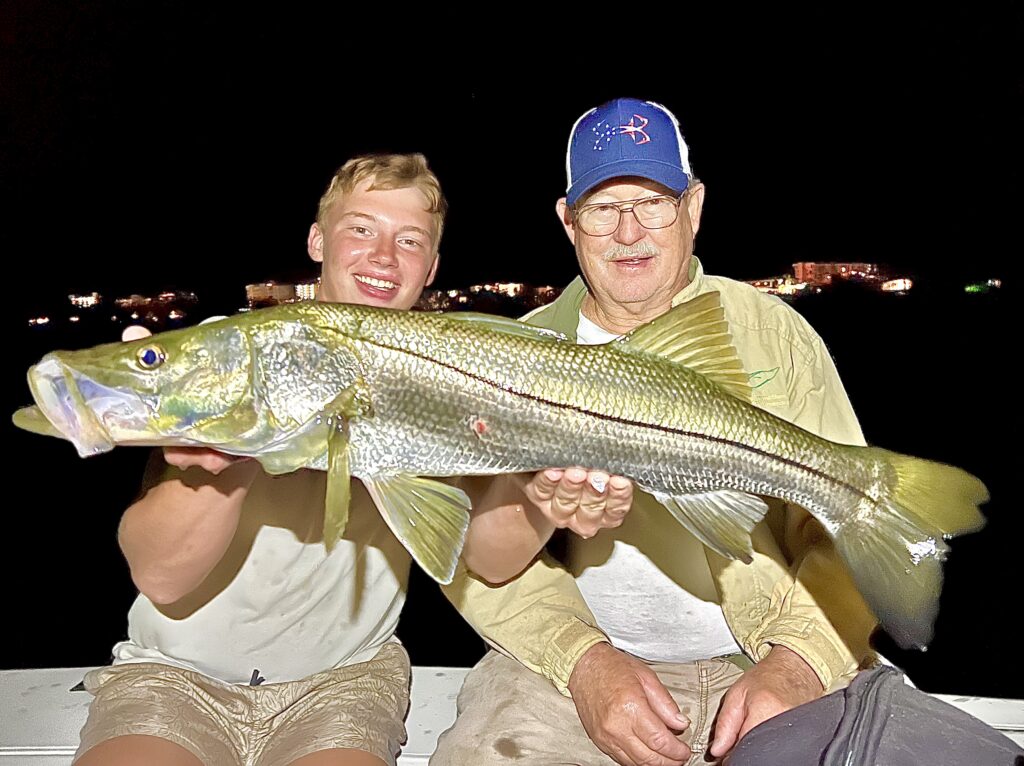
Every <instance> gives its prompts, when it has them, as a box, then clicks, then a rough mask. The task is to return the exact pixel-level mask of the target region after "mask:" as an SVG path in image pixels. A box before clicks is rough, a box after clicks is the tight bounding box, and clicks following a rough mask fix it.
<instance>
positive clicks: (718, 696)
mask: <svg viewBox="0 0 1024 766" xmlns="http://www.w3.org/2000/svg"><path fill="white" fill-rule="evenodd" d="M648 664H649V665H650V667H651V668H652V669H653V670H654V671H655V672H656V673H657V674H658V677H659V678H660V679H661V681H662V683H664V684H665V686H666V687H667V688H668V690H669V692H670V693H671V694H672V697H673V698H674V699H675V701H676V703H678V705H679V709H680V710H681V711H682V712H683V714H684V715H686V716H687V717H688V718H689V719H690V726H689V727H688V728H687V730H686V731H685V732H683V734H681V735H680V738H681V739H682V740H683V741H684V742H686V743H687V744H688V745H689V746H690V749H691V750H692V751H693V757H692V758H691V759H690V763H691V764H694V765H695V764H708V763H713V762H714V761H710V760H705V756H704V751H705V750H706V749H707V747H708V741H709V739H710V734H711V725H712V723H713V722H714V718H715V714H716V713H717V712H718V707H719V705H720V704H721V702H722V697H723V696H724V695H725V692H726V691H728V689H729V687H731V686H732V685H733V684H734V683H735V682H736V680H737V679H738V678H739V677H740V675H741V673H742V672H743V671H742V670H740V668H739V667H737V666H736V665H734V664H733V663H731V662H729V661H728V660H723V659H715V660H705V661H700V662H695V663H687V664H683V665H677V664H663V663H648ZM458 716H459V717H458V720H456V722H455V724H454V725H453V726H452V727H451V728H450V729H449V730H448V731H446V732H445V733H444V734H442V735H441V738H440V740H439V741H438V744H437V750H436V751H435V752H434V756H433V757H432V758H431V759H430V763H431V766H469V765H470V764H471V765H472V766H492V765H493V766H498V765H499V764H513V763H514V764H516V766H534V765H536V766H541V765H542V764H543V766H555V765H556V764H564V765H566V766H568V765H569V764H575V765H577V766H612V765H613V764H614V763H615V761H613V760H612V759H611V758H609V757H608V756H607V755H605V754H604V753H602V752H601V751H600V750H598V748H597V746H596V745H595V744H594V743H593V742H592V741H591V740H590V737H589V736H587V732H586V731H585V730H584V729H583V724H582V723H580V719H579V715H578V714H577V712H576V706H575V704H573V701H572V700H571V699H569V698H567V697H563V696H562V695H561V694H559V693H558V692H557V691H556V690H555V687H554V686H552V685H551V683H550V682H549V681H548V680H547V679H546V678H543V677H542V676H540V675H538V674H536V673H534V672H532V671H531V670H529V669H527V668H525V667H523V666H522V665H520V664H519V663H518V662H516V661H515V660H511V659H509V658H508V657H505V656H504V655H501V654H498V653H497V652H490V653H489V654H488V655H487V656H486V657H484V659H483V660H481V661H480V663H479V664H478V665H477V666H476V667H475V668H473V670H472V671H471V672H470V674H469V675H468V676H467V677H466V682H465V683H464V684H463V686H462V690H461V691H460V692H459V699H458ZM708 758H710V756H708Z"/></svg>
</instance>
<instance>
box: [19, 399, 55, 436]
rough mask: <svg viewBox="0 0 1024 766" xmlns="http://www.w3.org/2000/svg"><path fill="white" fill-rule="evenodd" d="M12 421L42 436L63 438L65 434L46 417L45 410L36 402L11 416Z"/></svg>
mask: <svg viewBox="0 0 1024 766" xmlns="http://www.w3.org/2000/svg"><path fill="white" fill-rule="evenodd" d="M11 422H13V423H14V425H16V426H17V427H18V428H21V429H23V430H25V431H30V432H32V433H34V434H40V435H41V436H56V437H57V438H58V439H63V438H64V434H62V433H61V432H60V431H58V430H57V427H56V426H54V425H53V423H51V422H50V421H49V420H47V419H46V415H44V414H43V411H42V410H41V409H39V408H38V407H36V406H35V405H34V404H33V405H32V406H30V407H22V408H20V409H19V410H18V411H17V412H15V413H14V415H12V416H11Z"/></svg>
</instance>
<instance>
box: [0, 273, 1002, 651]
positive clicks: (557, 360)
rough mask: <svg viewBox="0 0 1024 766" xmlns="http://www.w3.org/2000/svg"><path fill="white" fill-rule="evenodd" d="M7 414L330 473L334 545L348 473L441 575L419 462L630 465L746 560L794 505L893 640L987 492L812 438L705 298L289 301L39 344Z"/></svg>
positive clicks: (929, 611) (909, 642)
mask: <svg viewBox="0 0 1024 766" xmlns="http://www.w3.org/2000/svg"><path fill="white" fill-rule="evenodd" d="M28 377H29V385H30V387H31V389H32V393H33V396H34V398H35V401H36V403H37V404H38V408H36V407H29V408H25V409H23V410H20V411H19V412H18V413H17V414H16V415H15V423H16V424H18V425H20V426H21V427H23V428H26V429H28V430H33V431H37V432H41V433H49V434H52V435H57V436H62V437H63V438H66V439H68V440H70V441H72V442H73V443H74V444H75V446H76V447H77V448H78V452H79V454H80V455H83V456H86V455H92V454H96V453H99V452H104V451H106V450H109V449H111V448H112V447H113V446H114V445H115V444H126V445H151V446H160V445H186V446H188V445H195V446H207V447H212V448H215V449H218V450H222V451H224V452H227V453H231V454H235V455H249V456H252V457H254V458H256V459H257V460H258V461H259V462H260V463H261V464H262V465H263V467H264V469H265V470H266V471H267V472H269V473H272V474H276V473H284V472H288V471H293V470H296V469H298V468H301V467H307V468H314V469H321V470H326V471H329V479H328V491H327V501H326V520H325V525H324V530H325V531H324V535H325V542H326V544H327V545H328V546H330V545H332V544H333V543H334V541H336V540H337V539H338V537H339V536H340V535H341V533H342V531H343V530H344V527H345V524H346V521H347V516H348V501H349V486H350V477H352V476H355V477H358V478H359V479H361V480H362V481H363V482H364V484H365V485H366V487H367V489H368V491H369V494H370V495H371V497H372V498H373V500H374V502H375V503H376V505H377V507H378V509H379V510H380V512H381V514H382V515H383V516H384V518H385V520H386V521H387V523H388V524H389V526H390V527H391V529H392V530H393V531H394V533H395V535H396V536H397V537H398V538H399V539H400V540H401V541H402V542H403V544H405V546H406V547H407V548H408V549H409V551H410V553H411V554H412V556H413V557H414V558H415V559H416V561H417V562H418V563H419V564H420V565H421V566H422V567H423V568H424V569H425V570H426V571H427V572H428V573H429V574H430V575H431V576H433V577H434V578H435V579H437V580H439V581H441V582H448V581H450V580H451V578H452V576H453V573H454V569H455V565H456V562H457V558H458V555H459V552H460V550H461V547H462V543H463V540H464V535H465V530H466V527H467V524H468V509H469V500H468V498H467V497H466V495H465V494H464V493H463V492H461V491H460V490H458V489H456V488H454V487H452V486H449V485H448V484H446V483H444V482H441V481H437V480H436V479H433V478H425V477H447V476H467V475H481V474H498V473H509V472H520V471H535V470H539V469H542V468H546V467H550V466H567V465H584V466H589V467H591V468H596V469H602V470H606V471H608V472H610V473H613V474H620V475H623V476H627V477H629V478H631V479H633V480H634V481H635V482H636V484H637V486H639V487H640V488H642V489H644V490H646V491H648V492H650V493H651V494H653V495H654V496H655V497H656V498H657V499H658V500H659V501H660V502H661V503H662V504H663V505H664V506H665V508H666V509H667V511H668V512H669V513H671V514H672V515H673V516H674V517H675V518H676V519H678V521H679V522H680V523H681V524H682V525H683V526H684V527H686V528H687V529H688V530H689V531H690V532H692V533H693V534H694V535H695V536H696V537H697V538H699V539H700V540H701V541H702V542H703V543H704V544H705V545H707V546H709V547H710V548H712V549H713V550H715V551H717V552H718V553H720V554H722V555H724V556H727V557H730V558H735V559H741V560H744V561H748V562H749V561H750V560H751V554H752V548H751V542H750V532H751V530H752V529H753V527H754V526H755V525H756V524H757V523H758V522H759V521H760V520H761V519H762V518H763V516H764V514H765V512H766V510H767V506H766V505H765V503H764V501H763V500H762V499H761V498H760V497H758V495H765V496H773V497H778V498H782V499H784V500H787V501H790V502H793V503H796V504H798V505H800V506H802V507H804V508H806V509H807V510H808V511H809V512H810V513H811V514H812V515H813V516H814V517H815V518H816V519H817V520H818V521H819V522H821V524H822V525H823V526H824V528H825V530H826V531H827V533H828V534H829V535H830V536H831V538H832V539H833V540H834V541H835V545H836V548H837V550H838V551H839V553H840V555H841V556H842V558H843V559H844V561H845V562H846V564H847V566H848V567H849V569H850V572H851V574H852V575H853V578H854V581H855V582H856V583H857V586H858V588H859V589H860V591H861V593H862V594H863V595H864V597H865V599H866V600H867V602H868V604H869V605H870V606H871V608H872V609H873V610H874V612H875V614H876V616H878V618H879V619H880V621H881V623H882V625H883V626H884V627H885V628H886V629H887V630H888V631H889V633H890V635H892V636H893V637H894V638H895V639H896V640H897V641H898V642H899V643H900V644H901V645H903V646H924V645H925V644H927V642H928V641H929V640H930V638H931V636H932V626H933V623H934V619H935V616H936V613H937V610H938V595H939V590H940V588H941V579H942V571H941V562H942V561H943V559H944V558H945V555H946V553H947V551H948V547H947V546H946V544H945V543H944V539H945V538H948V537H950V536H952V535H956V534H961V533H964V532H968V531H973V530H976V529H979V528H980V527H981V526H982V525H983V523H984V519H983V517H982V516H981V513H980V512H979V510H978V505H979V504H981V503H983V502H985V501H986V500H987V499H988V492H987V490H986V489H985V487H984V485H983V484H982V483H981V482H980V481H978V480H977V479H976V478H974V477H973V476H971V475H970V474H968V473H966V472H964V471H962V470H960V469H958V468H953V467H950V466H946V465H942V464H939V463H933V462H928V461H924V460H919V459H916V458H912V457H907V456H904V455H899V454H896V453H893V452H888V451H886V450H882V449H878V448H874V447H855V446H847V445H842V444H837V443H834V442H831V441H827V440H825V439H822V438H819V437H817V436H815V435H813V434H811V433H809V432H807V431H805V430H803V429H801V428H798V427H796V426H794V425H791V424H790V423H788V422H786V421H784V420H781V419H779V418H777V417H775V416H773V415H771V414H769V413H768V412H765V411H764V410H761V409H759V408H757V407H755V406H753V405H752V404H751V403H750V389H749V386H748V384H747V376H746V375H745V373H744V372H743V368H742V365H741V363H740V361H739V359H738V357H737V355H736V351H735V348H734V347H733V346H732V342H731V337H730V335H729V331H728V325H727V323H726V321H725V318H724V313H723V310H722V307H721V304H720V302H719V297H718V294H717V293H708V294H705V295H702V296H700V297H698V298H696V299H694V300H693V301H690V302H688V303H686V304H683V305H681V306H678V307H676V308H675V309H673V310H671V311H669V312H668V313H667V314H665V315H663V316H661V317H659V318H658V319H656V320H655V321H653V322H651V323H649V324H646V325H643V326H641V327H638V328H637V329H636V330H634V331H633V332H632V333H630V334H628V335H626V336H624V337H623V338H621V339H619V340H617V341H613V342H611V343H608V344H606V345H603V346H581V345H576V344H575V343H572V342H569V341H567V340H566V339H565V338H563V337H562V336H560V335H558V334H555V333H552V332H550V331H547V330H543V329H538V328H534V327H530V326H528V325H524V324H521V323H519V322H516V321H513V320H508V319H503V318H500V317H494V316H489V315H483V314H445V315H436V314H417V313H409V312H396V311H389V310H385V309H376V308H368V307H365V306H351V305H345V304H327V303H315V302H313V303H296V304H289V305H284V306H278V307H274V308H269V309H264V310H261V311H255V312H252V313H249V314H244V315H239V316H235V317H232V318H229V319H224V320H221V321H218V322H214V323H210V324H204V325H200V326H198V327H193V328H189V329H184V330H175V331H173V332H167V333H163V334H161V335H157V336H154V337H150V338H145V339H142V340H139V341H135V342H132V343H115V344H109V345H103V346H98V347H96V348H93V349H87V350H82V351H73V352H63V351H61V352H56V353H53V354H49V355H48V356H46V357H45V358H44V359H43V360H42V361H40V362H39V363H38V364H37V365H35V366H34V367H32V368H31V369H30V371H29V375H28Z"/></svg>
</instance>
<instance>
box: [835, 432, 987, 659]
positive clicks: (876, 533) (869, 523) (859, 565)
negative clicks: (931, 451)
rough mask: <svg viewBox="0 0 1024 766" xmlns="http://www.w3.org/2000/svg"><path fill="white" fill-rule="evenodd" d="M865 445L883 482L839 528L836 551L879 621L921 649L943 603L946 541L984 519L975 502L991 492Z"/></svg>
mask: <svg viewBox="0 0 1024 766" xmlns="http://www.w3.org/2000/svg"><path fill="white" fill-rule="evenodd" d="M860 449H863V450H864V455H865V457H866V458H867V459H868V460H869V461H871V462H872V463H874V465H875V466H876V467H877V468H878V469H879V470H878V471H877V474H878V476H879V480H878V482H877V483H876V484H875V485H874V486H873V487H872V490H871V491H869V492H867V493H865V497H864V498H863V500H862V501H861V502H860V503H859V507H858V508H857V512H855V513H854V515H853V517H852V519H851V520H850V521H848V522H846V523H845V524H843V525H842V526H841V527H840V528H839V529H838V530H837V532H836V534H835V544H836V549H837V550H838V551H839V554H840V555H841V556H842V557H843V559H844V560H845V561H846V564H847V566H848V567H849V568H850V572H851V574H852V575H853V579H854V582H856V583H857V587H858V588H859V589H860V592H861V594H862V595H863V596H864V598H865V599H866V600H867V602H868V604H869V605H870V606H871V609H872V610H873V611H874V612H875V615H876V616H877V617H878V619H879V621H880V622H881V624H882V627H884V628H885V630H886V631H887V632H888V633H889V635H891V636H892V637H893V639H895V641H896V642H897V643H898V644H899V645H900V646H902V647H903V648H911V647H914V648H921V649H923V648H924V647H925V646H926V645H927V644H928V642H929V641H930V640H931V638H932V633H933V630H934V624H935V618H936V615H937V614H938V609H939V593H940V591H941V588H942V562H943V561H944V560H945V558H946V554H947V553H948V551H949V547H948V546H947V545H946V544H945V542H944V539H945V538H949V537H952V536H954V535H960V534H964V533H966V532H973V531H975V530H978V529H980V528H981V527H982V526H983V525H984V523H985V518H984V517H983V516H982V515H981V512H980V511H979V509H978V506H979V505H981V504H982V503H984V502H986V501H987V500H988V490H987V489H986V488H985V485H984V484H982V483H981V481H979V480H978V479H976V478H975V477H974V476H972V475H971V474H969V473H967V472H966V471H963V470H961V469H959V468H955V467H953V466H949V465H944V464H942V463H935V462H932V461H929V460H921V459H919V458H913V457H908V456H906V455H900V454H897V453H895V452H888V451H887V450H882V449H878V448H874V447H867V448H860ZM873 498H874V499H873Z"/></svg>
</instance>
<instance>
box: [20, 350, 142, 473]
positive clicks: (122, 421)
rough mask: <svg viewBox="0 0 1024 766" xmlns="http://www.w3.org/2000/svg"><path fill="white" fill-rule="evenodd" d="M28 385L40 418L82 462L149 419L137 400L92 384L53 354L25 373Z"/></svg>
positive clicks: (112, 446)
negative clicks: (55, 431)
mask: <svg viewBox="0 0 1024 766" xmlns="http://www.w3.org/2000/svg"><path fill="white" fill-rule="evenodd" d="M28 385H29V388H30V389H31V390H32V397H33V398H34V399H35V401H36V404H37V405H38V406H39V409H40V410H41V411H42V414H43V416H45V418H46V420H48V421H49V422H50V424H51V425H52V426H53V428H55V429H56V430H57V431H59V432H60V435H61V436H63V437H64V438H65V439H67V440H68V441H70V442H71V443H72V444H74V445H75V449H77V450H78V454H79V455H80V456H82V457H89V456H90V455H98V454H100V453H101V452H109V451H110V450H111V449H113V448H114V444H115V443H123V442H124V441H126V440H127V439H126V438H125V437H130V436H131V435H132V432H134V434H135V435H136V436H137V435H138V425H139V424H140V422H142V423H144V422H146V421H147V420H148V417H145V416H146V415H147V414H148V408H146V407H145V404H144V402H143V401H142V400H141V399H139V397H138V396H136V395H134V394H132V393H131V392H125V391H122V390H119V389H115V388H110V387H109V386H104V385H102V384H100V383H97V382H95V381H93V380H91V379H90V378H89V377H87V376H85V375H82V374H80V373H78V372H77V371H75V370H74V369H72V368H70V367H68V366H67V365H65V364H63V363H62V362H61V361H60V359H59V358H57V357H56V356H53V355H49V356H46V357H44V358H43V360H42V361H41V362H39V364H37V365H35V366H33V367H32V368H31V369H30V370H29V372H28ZM140 417H141V421H140Z"/></svg>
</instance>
